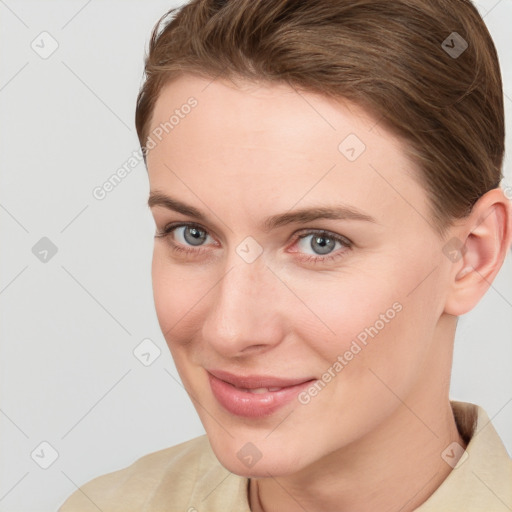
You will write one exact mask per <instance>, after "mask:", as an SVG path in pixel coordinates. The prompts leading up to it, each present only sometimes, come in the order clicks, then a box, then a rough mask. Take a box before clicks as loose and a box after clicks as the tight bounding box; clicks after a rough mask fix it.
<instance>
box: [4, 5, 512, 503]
mask: <svg viewBox="0 0 512 512" xmlns="http://www.w3.org/2000/svg"><path fill="white" fill-rule="evenodd" d="M179 3H181V2H169V1H160V0H152V1H150V2H144V3H143V2H136V1H127V0H124V1H121V0H118V1H112V0H108V1H106V0H104V1H99V0H92V1H91V0H89V1H70V0H67V1H46V2H43V1H40V0H39V1H25V0H23V1H21V0H19V1H15V0H5V1H2V0H0V30H1V37H2V41H1V44H0V53H1V55H0V61H1V63H2V66H1V70H0V109H1V118H2V119H1V123H0V126H1V130H2V132H1V137H0V155H1V160H0V162H1V167H2V173H1V185H0V221H1V226H2V230H1V237H2V239H1V243H2V251H1V252H0V255H1V263H2V267H1V268H2V270H1V274H0V307H1V318H0V328H1V346H0V349H1V357H0V365H1V373H0V379H1V380H0V398H1V403H0V406H1V408H0V432H1V435H0V453H1V460H0V511H1V512H7V511H8V512H14V511H24V512H27V511H50V510H56V508H57V507H58V506H59V505H60V504H61V503H62V502H63V500H64V499H65V498H66V497H67V496H68V495H69V494H70V493H71V492H73V491H74V490H75V489H76V486H78V485H81V484H83V483H85V482H86V481H88V480H90V479H91V478H93V477H95V476H98V475H100V474H103V473H106V472H110V471H113V470H115V469H118V468H121V467H124V466H126V465H128V464H130V463H131V462H133V461H134V460H135V459H137V458H138V457H140V456H142V455H144V454H146V453H149V452H151V451H155V450H158V449H161V448H164V447H167V446H170V445H173V444H177V443H179V442H181V441H184V440H187V439H189V438H192V437H195V436H197V435H200V434H202V433H203V432H204V431H203V428H202V426H201V424H200V422H199V420H198V418H197V416H196V413H195V411H194V409H193V407H192V405H191V403H190V401H189V399H188V397H187V396H186V393H185V392H184V390H183V388H182V386H181V384H180V382H179V379H178V378H177V374H176V371H175V368H174V365H173V363H172V360H171V358H170V355H169V353H168V350H167V347H166V344H165V341H164V339H163V336H162V334H161V332H160V329H159V326H158V323H157V319H156V315H155V312H154V306H153V298H152V292H151V279H150V264H151V253H152V242H153V232H154V226H153V221H152V219H151V216H150V213H149V210H148V209H147V207H146V200H147V194H148V190H149V187H148V180H147V175H146V170H145V168H144V165H143V164H142V163H141V164H139V165H138V166H137V167H136V168H135V169H134V170H133V171H132V172H131V173H130V174H129V175H128V176H127V177H126V178H125V179H124V180H123V181H122V183H120V184H119V185H118V186H117V187H116V188H115V189H114V190H113V191H112V192H110V193H109V194H108V195H107V197H106V198H105V199H104V200H102V201H99V200H97V199H95V198H94V197H93V195H92V190H93V189H94V187H96V186H101V184H102V183H103V182H105V181H106V180H107V179H108V178H109V176H111V175H112V174H113V173H114V172H115V171H116V170H117V169H118V168H119V167H120V166H122V165H123V164H124V163H125V162H126V161H127V160H128V159H129V157H130V156H131V155H132V153H133V151H136V150H137V149H138V143H137V137H136V133H135V128H134V124H133V118H134V106H135V98H136V95H137V92H138V87H139V85H140V82H141V78H142V67H143V55H144V50H145V48H146V43H147V40H148V38H149V34H150V30H151V28H152V27H153V25H154V23H155V22H156V21H157V19H158V18H159V17H160V15H162V14H163V13H164V12H165V11H166V10H167V9H169V8H170V7H172V6H174V5H178V4H179ZM478 6H479V8H480V9H481V12H482V13H483V14H485V21H486V23H487V24H488V26H489V29H490V31H491V33H492V35H493V37H494V40H495V43H496V45H497V47H498V51H499V53H500V59H501V65H502V71H503V78H504V83H505V93H506V99H505V106H506V115H507V128H508V148H509V153H510V148H512V139H511V133H512V129H511V112H512V59H511V56H510V53H508V52H509V49H510V48H511V47H512V34H511V31H510V29H509V26H508V20H510V19H512V3H511V1H510V0H501V1H497V0H489V1H480V2H478ZM43 31H47V32H48V33H49V34H51V38H53V39H54V40H56V41H57V43H58V48H57V49H56V51H55V52H54V53H53V54H52V55H51V56H49V57H48V58H46V59H43V58H41V57H40V55H39V54H38V53H36V51H34V50H33V49H32V47H31V43H32V41H34V40H35V43H34V44H38V45H39V46H40V47H42V46H43V44H44V49H45V50H46V51H48V49H50V48H51V44H52V41H51V39H49V38H48V36H39V35H40V34H41V32H43ZM41 37H45V38H46V39H45V40H44V43H41ZM40 51H43V48H41V49H40ZM505 171H506V175H507V178H506V180H505V181H506V183H505V184H504V186H509V187H510V186H512V177H511V176H512V175H511V158H510V157H508V158H507V161H506V166H505ZM507 190H508V193H509V197H512V188H509V189H507ZM43 237H47V238H48V239H50V240H51V242H52V243H53V244H54V245H55V246H56V248H57V252H56V254H55V255H53V257H50V256H51V253H49V254H48V256H47V259H48V261H47V262H42V261H40V260H39V259H38V258H37V257H36V255H34V253H33V252H32V248H33V247H34V246H35V244H36V243H38V242H39V241H40V239H41V238H43ZM40 243H42V242H40ZM511 285H512V262H511V257H510V254H509V257H508V259H507V261H506V262H505V265H504V268H503V269H502V271H501V272H500V274H499V276H498V278H497V279H496V281H495V283H494V284H493V286H492V288H491V289H490V290H489V292H488V293H487V295H486V296H485V298H484V299H483V300H482V302H481V303H480V304H479V305H478V307H477V308H476V309H475V310H474V311H472V312H471V313H470V314H468V315H466V316H464V317H462V318H461V319H460V321H459V328H458V333H457V337H456V344H455V362H454V371H453V379H452V380H453V382H452V398H454V399H458V400H465V401H471V402H473V403H478V404H480V405H482V406H483V407H484V408H485V409H486V411H487V412H488V414H489V416H490V417H491V418H492V419H493V423H494V425H495V427H496V429H497V430H498V432H499V433H500V435H501V436H502V438H503V440H504V442H505V444H506V446H507V448H508V450H509V452H512V428H511V427H512V371H511V369H512V343H511V341H512V340H511V333H512V314H511V312H512V286H511ZM144 339H150V340H152V342H146V343H147V344H148V345H147V346H150V347H153V348H152V349H151V350H152V351H155V355H157V352H156V351H157V350H158V349H157V348H155V347H158V348H159V349H160V350H161V355H160V356H159V357H157V358H156V359H155V360H154V361H153V362H152V364H151V365H149V366H145V365H144V364H142V363H141V361H140V360H139V359H137V358H136V357H135V356H134V353H133V351H134V349H135V347H137V346H138V345H139V344H140V343H141V341H142V340H144ZM152 353H153V352H152ZM155 355H153V356H152V358H153V357H155ZM42 442H47V443H49V444H50V445H51V447H52V448H50V447H48V445H41V443H42ZM53 450H55V451H56V452H57V453H58V458H57V459H56V460H55V461H54V462H53V463H52V464H51V465H50V466H49V467H48V468H47V469H43V468H42V467H40V466H41V465H43V466H44V465H45V464H49V463H50V462H52V455H53V454H54V452H53ZM31 454H32V456H31Z"/></svg>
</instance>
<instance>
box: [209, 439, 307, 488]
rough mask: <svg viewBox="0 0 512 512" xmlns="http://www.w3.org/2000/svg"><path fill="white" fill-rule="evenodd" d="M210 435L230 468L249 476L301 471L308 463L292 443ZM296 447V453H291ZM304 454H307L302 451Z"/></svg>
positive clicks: (217, 450)
mask: <svg viewBox="0 0 512 512" xmlns="http://www.w3.org/2000/svg"><path fill="white" fill-rule="evenodd" d="M209 438H210V444H211V446H212V449H213V452H214V453H215V456H216V457H217V459H218V460H219V462H220V463H221V464H222V466H224V467H225V468H226V469H227V470H228V471H230V472H231V473H234V474H236V475H239V476H242V477H246V478H260V477H269V476H274V477H279V476H286V475H290V474H293V473H296V472H297V471H300V470H301V469H302V468H303V467H304V466H305V465H306V463H305V461H304V460H303V458H301V460H298V458H297V452H296V450H294V449H292V447H291V446H290V447H289V449H287V447H286V446H282V445H280V446H273V445H272V443H268V442H267V443H265V442H258V441H255V442H254V443H252V442H250V441H247V438H245V439H244V440H243V441H242V440H240V438H235V439H232V438H225V439H213V440H212V437H211V436H209ZM290 450H292V453H290ZM302 455H304V454H302Z"/></svg>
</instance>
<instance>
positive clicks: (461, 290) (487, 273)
mask: <svg viewBox="0 0 512 512" xmlns="http://www.w3.org/2000/svg"><path fill="white" fill-rule="evenodd" d="M511 220H512V209H511V204H510V201H508V199H507V198H506V197H505V195H504V194H503V191H502V190H501V189H500V188H497V189H493V190H490V191H489V192H487V193H486V194H484V195H483V196H482V197H481V198H480V199H479V200H478V201H477V202H476V203H475V205H474V207H473V209H472V211H471V213H470V215H468V217H466V218H465V219H464V220H463V223H462V224H459V225H458V227H457V233H458V236H457V237H455V239H456V240H458V243H459V244H460V251H459V258H458V259H457V260H456V261H455V259H453V260H452V265H453V268H452V271H451V277H450V279H451V289H450V291H449V295H448V297H447V301H446V304H445V312H446V313H448V314H450V315H455V316H459V315H462V314H465V313H467V312H468V311H470V310H471V309H473V308H474V307H475V306H476V304H477V303H478V302H479V301H480V299H481V298H482V296H483V295H484V294H485V292H486V291H487V290H488V288H489V287H490V286H491V284H492V282H493V280H494V278H495V277H496V275H497V273H498V272H499V270H500V268H501V266H502V264H503V261H504V260H505V257H506V254H507V251H508V249H509V247H510V244H511V232H512V231H511ZM452 240H453V239H452Z"/></svg>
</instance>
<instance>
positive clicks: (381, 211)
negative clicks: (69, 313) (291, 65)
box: [147, 76, 449, 476]
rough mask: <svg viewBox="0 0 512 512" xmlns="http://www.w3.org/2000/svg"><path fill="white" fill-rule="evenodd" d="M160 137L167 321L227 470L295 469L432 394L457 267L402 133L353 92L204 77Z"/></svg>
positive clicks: (158, 196) (158, 300) (169, 103)
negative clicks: (452, 267)
mask: <svg viewBox="0 0 512 512" xmlns="http://www.w3.org/2000/svg"><path fill="white" fill-rule="evenodd" d="M191 97H192V98H193V99H192V100H191V99H190V98H191ZM187 104H189V105H192V104H193V105H194V106H193V107H190V108H187V107H184V105H187ZM177 109H178V110H177ZM173 114H174V115H175V119H174V120H173V121H172V123H173V126H172V129H170V128H169V118H170V116H172V115H173ZM178 118H179V121H177V119H178ZM166 122H167V130H163V133H162V126H166V125H165V124H164V123H166ZM159 127H160V128H159ZM166 131H167V132H168V133H166ZM151 132H152V133H153V134H155V133H157V134H159V135H158V136H156V137H155V136H153V137H152V138H153V142H154V143H155V144H149V147H152V149H151V150H150V151H149V153H148V157H147V164H148V171H149V179H150V189H151V194H152V195H153V196H154V200H152V202H151V204H152V208H151V209H152V213H153V216H154V219H155V224H156V230H157V236H156V237H155V246H154V256H153V267H152V273H153V276H152V277H153V289H154V299H155V306H156V311H157V316H158V320H159V323H160V327H161V329H162V332H163V334H164V336H165V339H166V341H167V343H168V346H169V348H170V350H171V353H172V356H173V358H174V361H175V364H176V367H177V370H178V372H179V374H180V377H181V379H182V382H183V384H184V386H185V387H186V389H187V391H188V392H189V394H190V396H191V398H192V400H193V402H194V405H195V407H196V409H197V412H198V414H199V416H200V418H201V421H202V423H203V425H204V427H205V429H206V432H207V434H208V437H209V439H210V442H211V444H212V448H213V450H214V451H215V453H216V455H217V457H218V458H219V460H220V462H221V463H222V464H223V465H224V466H225V467H227V468H228V469H229V470H231V471H232V472H234V473H238V474H241V475H246V476H267V474H268V473H271V474H272V475H275V476H277V475H285V474H290V473H293V472H296V471H298V470H300V469H301V468H306V467H308V466H309V465H311V464H314V463H315V462H318V461H320V460H321V459H322V458H324V457H327V456H328V455H330V454H333V453H337V452H340V451H343V450H344V449H347V448H348V447H349V446H350V445H351V443H354V442H357V441H359V440H361V439H364V438H365V436H369V435H371V434H372V432H375V431H376V430H378V428H379V425H381V424H382V423H383V422H384V421H385V420H386V418H389V417H391V416H392V415H393V413H394V411H395V410H396V408H397V405H398V403H399V402H398V401H397V400H396V396H395V394H397V395H399V396H401V397H409V398H410V399H411V400H414V399H419V398H420V397H419V394H421V393H424V392H425V391H424V390H428V389H430V388H429V386H430V385H433V382H432V381H433V379H436V378H438V375H437V374H436V371H435V368H428V367H427V368H426V367H425V364H424V363H425V361H429V360H430V355H431V352H432V350H433V348H432V347H433V342H432V340H433V339H434V338H435V336H434V333H435V332H436V329H437V325H438V322H439V318H440V317H441V316H442V315H443V298H444V294H445V291H444V290H445V286H446V284H445V283H446V279H447V276H448V268H449V265H447V263H446V262H447V258H445V257H444V256H443V254H442V250H441V248H442V244H443V241H442V240H441V239H440V238H439V236H438V235H437V233H436V232H435V231H434V230H433V228H432V227H431V225H430V224H429V222H428V219H429V203H428V201H427V196H426V192H425V190H424V189H423V188H422V186H421V185H420V184H419V182H418V180H417V169H415V168H414V166H413V165H412V163H411V162H410V161H409V160H408V159H407V158H406V156H405V152H404V147H403V146H402V145H401V143H400V141H399V140H398V139H396V138H395V137H394V136H393V135H391V134H390V133H389V132H387V131H386V130H385V129H384V128H383V127H381V126H379V124H378V122H377V120H375V119H374V118H373V117H372V116H371V115H369V114H368V113H367V112H365V111H364V110H362V109H361V108H359V107H358V106H357V105H355V104H352V103H349V102H347V101H341V100H339V101H334V100H332V99H328V98H325V97H322V96H319V95H316V94H313V93H306V92H301V93H300V94H299V93H298V92H296V91H295V90H294V89H292V88H290V87H288V86H286V85H284V84H283V85H275V84H273V85H262V84H254V83H251V84H250V83H238V84H237V85H235V84H234V83H232V82H231V81H228V80H220V79H216V80H214V81H211V80H205V79H202V78H198V77H193V76H184V77H181V78H180V79H178V80H176V81H174V82H172V83H170V84H168V85H167V86H166V87H165V88H164V89H163V90H162V92H161V95H160V96H159V99H158V101H157V103H156V106H155V110H154V114H153V118H152V121H151V126H150V134H151ZM159 139H161V140H159ZM153 146H154V147H153ZM390 389H392V390H393V391H394V393H395V394H394V393H390V391H389V390H390Z"/></svg>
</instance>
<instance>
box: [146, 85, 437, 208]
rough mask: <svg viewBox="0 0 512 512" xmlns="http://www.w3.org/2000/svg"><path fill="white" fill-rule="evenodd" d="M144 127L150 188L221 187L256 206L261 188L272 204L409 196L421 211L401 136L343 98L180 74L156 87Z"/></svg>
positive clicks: (376, 204)
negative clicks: (150, 140)
mask: <svg viewBox="0 0 512 512" xmlns="http://www.w3.org/2000/svg"><path fill="white" fill-rule="evenodd" d="M190 105H194V106H193V107H190ZM155 133H156V134H157V136H155V135H154V134H155ZM149 135H150V137H152V138H153V139H154V143H155V147H154V148H153V149H151V150H150V151H149V153H148V158H147V163H148V171H149V176H150V182H151V188H152V189H159V190H161V191H165V190H168V189H174V190H176V189H179V190H180V194H181V193H183V194H185V195H187V196H188V197H190V198H193V196H194V194H193V192H194V191H199V190H200V191H201V194H202V196H203V197H206V196H211V195H214V194H215V195H218V194H221V195H222V194H224V195H223V197H226V195H229V196H230V197H231V198H233V199H237V200H238V201H239V203H238V204H242V203H245V204H247V202H248V201H252V202H253V203H254V201H255V199H254V198H255V197H256V198H257V202H259V204H260V206H263V207H264V206H267V204H266V203H265V198H268V200H269V201H270V200H272V201H273V203H272V204H274V205H279V206H280V207H281V209H283V208H291V207H292V205H293V204H295V203H297V201H301V206H305V205H307V203H308V202H314V203H315V204H318V201H319V200H320V201H321V200H322V198H323V200H324V201H331V202H332V201H335V200H336V201H341V202H344V203H346V204H352V205H357V206H358V207H366V208H369V209H370V210H373V214H376V215H377V216H379V214H382V213H383V212H384V211H385V210H386V209H390V208H392V209H394V210H395V211H397V210H400V208H405V209H410V204H408V203H410V202H411V201H413V202H415V203H416V206H417V208H420V209H421V208H422V207H423V206H424V207H425V212H426V208H427V205H426V197H425V192H424V190H423V189H422V187H421V186H420V185H419V184H418V183H417V180H416V179H414V176H415V173H416V172H417V170H416V169H415V168H414V165H413V164H412V162H411V161H410V160H409V159H408V158H407V157H406V155H405V151H404V145H403V143H402V142H401V141H400V140H399V139H397V138H396V137H395V136H394V135H392V134H391V133H389V132H388V131H386V130H385V129H384V128H383V127H382V126H380V125H379V122H378V120H377V119H375V117H374V116H372V115H371V114H370V113H368V112H367V111H365V110H364V109H362V108H361V107H359V106H358V105H356V104H354V103H351V102H349V101H347V100H343V99H340V100H334V99H331V98H327V97H325V96H322V95H319V94H315V93H311V92H304V91H298V90H296V89H294V88H292V87H290V86H288V85H286V84H268V83H261V82H260V83H252V82H237V83H236V84H235V83H232V82H231V81H229V80H228V79H222V80H221V79H215V80H211V79H210V80H208V79H204V78H199V77H195V76H190V75H186V76H183V77H181V78H179V79H177V80H175V81H173V82H171V83H170V84H167V85H166V86H165V87H164V88H163V89H162V91H161V94H160V96H159V98H158V100H157V102H156V105H155V109H154V112H153V117H152V120H151V123H150V129H149ZM196 196H197V194H196ZM403 197H406V198H408V200H407V201H404V199H403ZM397 201H398V202H397ZM195 203H196V204H197V198H196V199H195ZM402 213H403V212H402ZM374 216H375V215H374Z"/></svg>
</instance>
